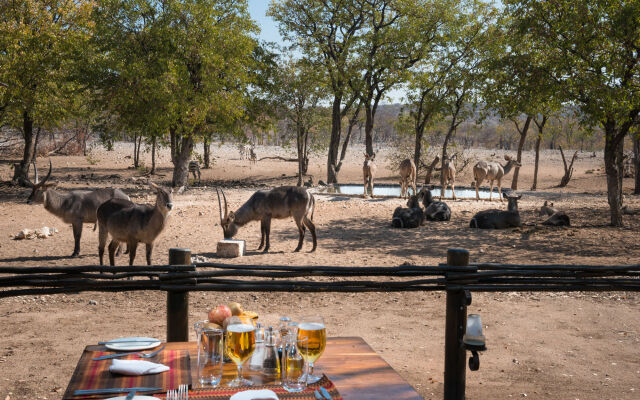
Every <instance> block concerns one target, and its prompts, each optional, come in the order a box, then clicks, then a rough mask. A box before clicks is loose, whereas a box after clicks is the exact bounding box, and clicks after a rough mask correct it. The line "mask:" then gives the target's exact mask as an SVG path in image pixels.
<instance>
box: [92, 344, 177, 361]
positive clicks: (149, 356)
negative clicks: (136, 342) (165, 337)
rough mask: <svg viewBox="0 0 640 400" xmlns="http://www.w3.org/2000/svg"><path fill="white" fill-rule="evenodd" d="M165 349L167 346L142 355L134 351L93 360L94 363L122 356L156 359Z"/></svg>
mask: <svg viewBox="0 0 640 400" xmlns="http://www.w3.org/2000/svg"><path fill="white" fill-rule="evenodd" d="M164 348H165V346H162V347H160V348H159V349H158V350H156V351H152V352H151V353H141V352H139V351H132V352H129V353H118V354H110V355H108V356H100V357H96V358H93V359H92V360H93V361H100V360H108V359H110V358H117V357H122V356H130V355H132V354H135V355H137V356H138V357H140V358H151V357H155V356H156V355H157V354H158V353H160V352H161V351H162V350H164Z"/></svg>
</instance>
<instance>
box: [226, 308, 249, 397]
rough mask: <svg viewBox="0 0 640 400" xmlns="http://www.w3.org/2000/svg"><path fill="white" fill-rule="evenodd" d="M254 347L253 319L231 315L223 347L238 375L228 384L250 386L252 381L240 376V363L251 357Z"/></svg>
mask: <svg viewBox="0 0 640 400" xmlns="http://www.w3.org/2000/svg"><path fill="white" fill-rule="evenodd" d="M255 348H256V327H255V325H254V321H253V319H251V318H248V317H241V316H240V317H231V319H229V324H228V325H227V336H226V340H225V349H226V353H227V356H229V358H230V359H231V360H232V361H233V362H234V363H236V365H237V367H238V377H237V378H236V379H234V380H232V381H231V382H229V386H232V387H238V386H250V385H253V382H252V381H250V380H248V379H244V378H243V377H242V364H244V362H245V361H247V360H248V359H249V357H251V354H252V353H253V351H254V350H255Z"/></svg>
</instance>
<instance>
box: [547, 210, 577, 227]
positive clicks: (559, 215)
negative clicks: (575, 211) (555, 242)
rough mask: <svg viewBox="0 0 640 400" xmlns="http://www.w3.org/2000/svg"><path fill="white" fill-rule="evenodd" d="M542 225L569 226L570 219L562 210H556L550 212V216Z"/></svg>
mask: <svg viewBox="0 0 640 400" xmlns="http://www.w3.org/2000/svg"><path fill="white" fill-rule="evenodd" d="M542 225H549V226H571V221H570V220H569V216H568V215H567V214H566V213H565V212H564V211H557V212H555V213H553V214H551V216H550V217H549V218H547V220H546V221H544V222H543V223H542Z"/></svg>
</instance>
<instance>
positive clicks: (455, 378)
mask: <svg viewBox="0 0 640 400" xmlns="http://www.w3.org/2000/svg"><path fill="white" fill-rule="evenodd" d="M447 265H448V266H449V267H467V266H468V265H469V252H468V251H467V250H463V249H449V250H447ZM455 271H456V272H460V269H455ZM449 273H455V272H454V271H452V272H447V274H449ZM469 302H470V298H469V297H468V295H467V294H466V293H465V291H464V290H449V289H447V319H446V323H445V338H444V339H445V340H444V399H445V400H464V398H465V381H466V371H467V370H466V368H467V363H466V358H467V354H466V350H465V349H464V346H463V344H462V337H463V335H464V333H465V329H466V327H467V305H468V304H469Z"/></svg>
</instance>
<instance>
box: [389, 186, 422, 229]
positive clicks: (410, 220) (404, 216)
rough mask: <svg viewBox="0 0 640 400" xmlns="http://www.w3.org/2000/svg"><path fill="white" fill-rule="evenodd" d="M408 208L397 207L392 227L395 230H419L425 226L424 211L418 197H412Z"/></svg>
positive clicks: (408, 202)
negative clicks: (418, 228)
mask: <svg viewBox="0 0 640 400" xmlns="http://www.w3.org/2000/svg"><path fill="white" fill-rule="evenodd" d="M407 207H408V208H405V207H397V208H396V209H395V210H394V211H393V216H392V217H391V226H392V227H394V228H417V227H419V226H421V225H423V224H424V211H423V210H422V207H421V206H420V202H419V201H418V196H416V195H415V194H414V195H411V196H409V200H408V201H407Z"/></svg>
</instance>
